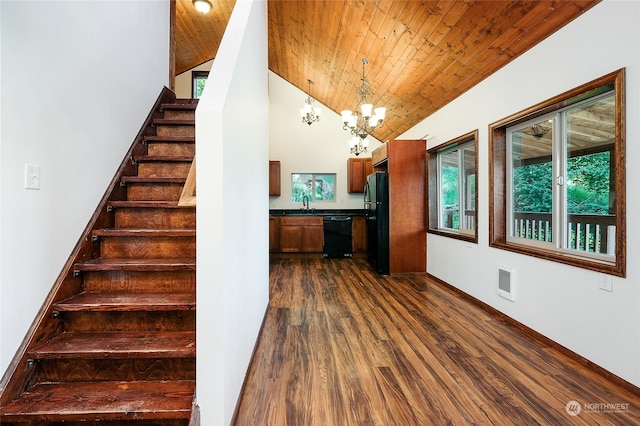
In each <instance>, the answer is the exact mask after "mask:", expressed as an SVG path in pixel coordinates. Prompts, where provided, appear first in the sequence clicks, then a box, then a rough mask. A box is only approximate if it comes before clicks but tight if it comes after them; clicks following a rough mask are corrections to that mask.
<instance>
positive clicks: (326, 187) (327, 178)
mask: <svg viewBox="0 0 640 426" xmlns="http://www.w3.org/2000/svg"><path fill="white" fill-rule="evenodd" d="M335 187H336V175H335V173H329V174H318V173H292V174H291V202H292V203H301V202H302V200H303V198H304V197H305V196H307V197H309V200H310V201H335Z"/></svg>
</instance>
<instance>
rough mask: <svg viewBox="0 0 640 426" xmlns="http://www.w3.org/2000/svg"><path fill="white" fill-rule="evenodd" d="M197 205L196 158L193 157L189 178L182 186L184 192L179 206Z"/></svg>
mask: <svg viewBox="0 0 640 426" xmlns="http://www.w3.org/2000/svg"><path fill="white" fill-rule="evenodd" d="M195 205H196V158H195V157H193V162H192V163H191V167H190V168H189V174H188V175H187V180H186V181H185V183H184V187H183V188H182V194H180V200H178V206H179V207H193V206H195Z"/></svg>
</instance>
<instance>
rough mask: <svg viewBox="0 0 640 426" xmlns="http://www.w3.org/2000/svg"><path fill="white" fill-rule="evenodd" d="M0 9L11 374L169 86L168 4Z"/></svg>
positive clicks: (1, 236)
mask: <svg viewBox="0 0 640 426" xmlns="http://www.w3.org/2000/svg"><path fill="white" fill-rule="evenodd" d="M0 7H1V9H2V15H1V18H0V26H1V28H2V46H1V58H0V60H1V64H2V73H1V81H0V87H1V88H2V99H1V103H0V108H1V110H0V111H1V115H0V126H1V127H0V128H1V130H0V164H1V167H0V179H1V181H0V182H1V186H0V192H1V197H0V199H1V200H2V204H1V205H0V253H1V256H0V323H1V324H0V347H1V348H0V371H4V370H5V369H6V367H7V365H8V364H9V362H10V361H11V359H12V358H13V356H14V354H15V351H16V350H17V348H18V346H19V345H20V343H21V341H22V339H23V338H24V336H25V333H26V331H27V329H28V328H29V326H30V324H31V322H32V321H33V319H34V318H35V316H36V313H37V311H38V309H39V308H40V306H41V304H42V302H43V301H44V299H45V297H46V295H47V293H48V292H49V290H50V289H51V288H52V285H53V283H54V281H55V279H56V277H57V275H58V274H59V272H60V270H61V269H62V266H63V265H64V263H65V261H66V260H67V258H68V257H69V254H70V253H71V250H72V249H73V247H74V246H75V244H76V242H77V241H78V238H79V237H80V234H81V232H82V231H83V229H84V228H85V226H86V225H87V223H88V221H89V219H90V217H91V215H92V214H93V212H94V210H95V208H96V206H97V205H98V202H99V200H100V198H101V197H102V195H103V194H104V192H105V189H106V187H107V185H108V183H109V182H110V181H111V179H112V177H113V175H114V174H115V172H116V170H117V167H118V166H119V164H120V162H121V161H122V159H123V156H124V154H125V153H126V151H127V149H128V148H129V146H130V145H131V143H132V141H133V139H134V137H135V136H136V134H137V133H138V130H139V129H140V127H141V125H142V123H143V122H144V119H145V118H146V116H147V114H148V113H149V111H150V109H151V107H152V106H153V103H154V101H155V99H156V98H157V96H158V94H159V93H160V91H161V90H162V87H163V86H165V85H167V84H168V75H169V63H168V58H169V2H168V1H165V0H157V1H127V2H119V1H118V2H115V1H42V2H35V1H6V0H3V1H2V2H1V6H0ZM97 17H99V18H100V19H96V18H97ZM25 163H33V164H37V165H40V167H41V189H40V190H26V189H24V187H23V182H24V177H23V176H24V165H25Z"/></svg>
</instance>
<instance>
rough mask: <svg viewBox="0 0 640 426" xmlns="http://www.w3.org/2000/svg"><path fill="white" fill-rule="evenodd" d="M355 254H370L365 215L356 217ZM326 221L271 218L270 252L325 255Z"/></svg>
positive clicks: (353, 224) (316, 217) (317, 217)
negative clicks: (368, 251) (323, 253)
mask: <svg viewBox="0 0 640 426" xmlns="http://www.w3.org/2000/svg"><path fill="white" fill-rule="evenodd" d="M351 224H352V225H351V226H352V228H351V233H352V244H353V246H352V248H353V253H354V254H361V255H362V254H363V253H366V252H367V222H366V219H365V217H364V216H355V215H354V216H352V221H351ZM323 244H324V218H323V217H322V216H270V217H269V252H271V253H318V254H321V253H322V252H323Z"/></svg>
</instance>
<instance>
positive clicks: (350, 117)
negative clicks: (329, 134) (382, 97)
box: [341, 58, 387, 155]
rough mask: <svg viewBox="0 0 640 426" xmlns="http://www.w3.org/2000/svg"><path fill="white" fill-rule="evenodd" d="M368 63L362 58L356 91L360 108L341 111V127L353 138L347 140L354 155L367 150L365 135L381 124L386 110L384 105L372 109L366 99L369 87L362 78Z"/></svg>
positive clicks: (369, 93) (369, 90)
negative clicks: (359, 79) (360, 77)
mask: <svg viewBox="0 0 640 426" xmlns="http://www.w3.org/2000/svg"><path fill="white" fill-rule="evenodd" d="M368 63H369V61H367V59H366V58H362V85H361V86H360V88H358V90H357V91H356V93H357V94H358V96H359V97H360V102H359V104H358V107H359V108H360V110H358V109H356V111H351V110H348V109H346V110H344V111H342V113H341V115H342V122H343V123H344V126H342V128H343V129H344V130H347V131H349V132H350V133H351V135H353V138H352V139H351V140H350V141H349V148H350V149H351V153H352V154H355V155H360V154H361V153H363V152H367V146H368V145H369V140H368V139H367V136H369V134H371V133H373V131H374V130H375V129H376V127H382V126H383V124H382V122H383V121H384V116H385V114H386V112H387V109H386V108H384V107H378V108H375V109H374V108H373V104H370V103H368V101H367V96H369V95H371V89H370V88H369V82H368V81H367V80H366V79H365V78H364V66H365V65H367V64H368ZM372 112H373V114H372Z"/></svg>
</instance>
